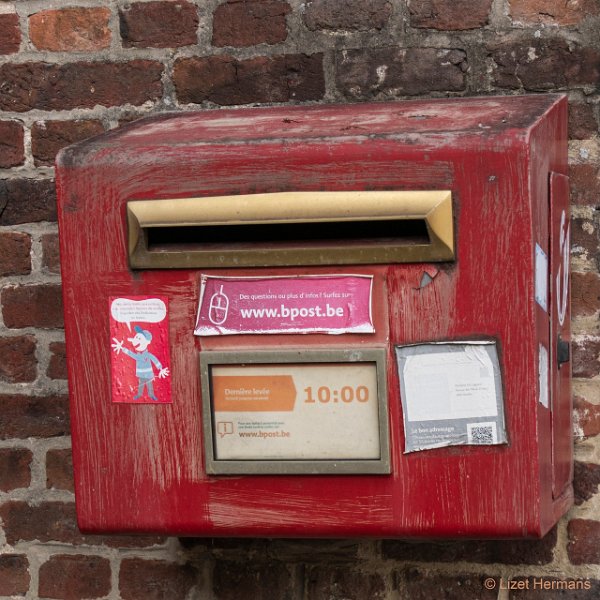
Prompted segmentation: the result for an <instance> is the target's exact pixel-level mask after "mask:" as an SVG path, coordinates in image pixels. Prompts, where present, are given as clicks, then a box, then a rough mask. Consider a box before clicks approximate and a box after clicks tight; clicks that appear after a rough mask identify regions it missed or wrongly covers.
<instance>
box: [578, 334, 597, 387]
mask: <svg viewBox="0 0 600 600" xmlns="http://www.w3.org/2000/svg"><path fill="white" fill-rule="evenodd" d="M571 353H572V356H573V360H572V364H573V376H574V377H595V376H596V375H599V374H600V361H599V360H598V358H599V356H600V338H597V337H593V336H586V337H583V338H580V339H574V340H572V341H571Z"/></svg>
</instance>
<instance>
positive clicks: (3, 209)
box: [0, 179, 56, 225]
mask: <svg viewBox="0 0 600 600" xmlns="http://www.w3.org/2000/svg"><path fill="white" fill-rule="evenodd" d="M39 221H56V191H55V189H54V181H51V180H48V179H0V225H19V224H21V223H34V222H39Z"/></svg>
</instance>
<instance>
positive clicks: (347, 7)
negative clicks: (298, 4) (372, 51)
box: [303, 0, 392, 31]
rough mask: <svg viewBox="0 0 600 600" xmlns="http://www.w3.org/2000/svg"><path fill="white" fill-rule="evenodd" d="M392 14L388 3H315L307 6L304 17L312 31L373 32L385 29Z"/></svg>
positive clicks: (377, 0) (322, 0)
mask: <svg viewBox="0 0 600 600" xmlns="http://www.w3.org/2000/svg"><path fill="white" fill-rule="evenodd" d="M391 14H392V3H391V2H389V1H388V0H347V1H346V2H338V1H337V0H312V1H309V2H307V3H306V7H305V10H304V15H303V17H304V23H305V25H306V27H307V28H308V29H310V30H311V31H316V30H319V29H322V30H330V31H370V30H381V29H383V28H384V27H385V26H386V25H387V24H388V22H389V19H390V16H391Z"/></svg>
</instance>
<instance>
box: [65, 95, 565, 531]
mask: <svg viewBox="0 0 600 600" xmlns="http://www.w3.org/2000/svg"><path fill="white" fill-rule="evenodd" d="M566 139H567V103H566V99H565V98H564V97H562V96H556V95H539V96H523V97H504V98H493V97H490V98H467V99H456V100H431V101H429V100H428V101H413V102H403V103H382V104H362V105H347V106H292V107H290V106H286V107H275V108H256V109H247V110H218V111H206V112H199V113H183V114H175V115H164V116H158V117H153V118H150V119H146V120H142V121H138V122H136V123H132V124H130V125H128V126H126V127H123V128H121V129H119V130H118V131H114V132H111V133H108V134H106V135H103V136H100V137H97V138H94V139H91V140H89V141H86V142H83V143H81V144H78V145H76V146H73V147H71V148H69V149H67V150H65V151H63V152H62V153H61V154H60V156H59V159H58V169H57V185H58V200H59V211H60V216H59V225H60V242H61V256H62V274H63V287H64V300H65V302H64V304H65V314H66V319H65V328H66V343H67V356H68V368H69V383H70V397H71V410H72V433H73V456H74V468H75V478H76V497H77V511H78V517H79V523H80V527H81V528H82V529H83V530H84V531H86V532H159V533H166V534H174V535H203V536H226V535H232V536H266V537H274V536H321V537H340V536H375V537H416V536H420V537H458V536H469V537H523V536H530V537H535V536H541V535H543V534H545V533H546V532H547V531H548V530H549V528H551V527H552V525H553V524H554V523H555V522H556V521H557V519H558V518H559V517H560V516H561V515H562V514H563V513H564V512H565V511H566V510H567V508H568V507H569V506H570V504H571V502H572V497H573V492H572V485H571V478H572V449H571V446H572V438H571V404H570V402H571V401H570V374H569V372H570V363H569V338H570V331H569V202H568V180H567V176H566V173H567V144H566Z"/></svg>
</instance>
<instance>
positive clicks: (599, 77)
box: [491, 38, 600, 91]
mask: <svg viewBox="0 0 600 600" xmlns="http://www.w3.org/2000/svg"><path fill="white" fill-rule="evenodd" d="M491 56H492V59H493V60H494V62H495V63H496V70H495V76H494V80H495V85H496V86H498V87H501V88H508V89H520V88H523V89H525V90H528V91H544V90H556V89H567V88H576V87H579V86H586V85H593V86H596V85H598V84H600V51H599V50H597V49H595V48H590V47H582V46H578V45H575V44H572V45H570V44H568V43H567V42H566V41H565V40H563V39H561V38H548V39H527V40H523V41H517V42H510V43H506V42H504V43H497V44H496V45H494V47H493V48H492V49H491Z"/></svg>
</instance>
